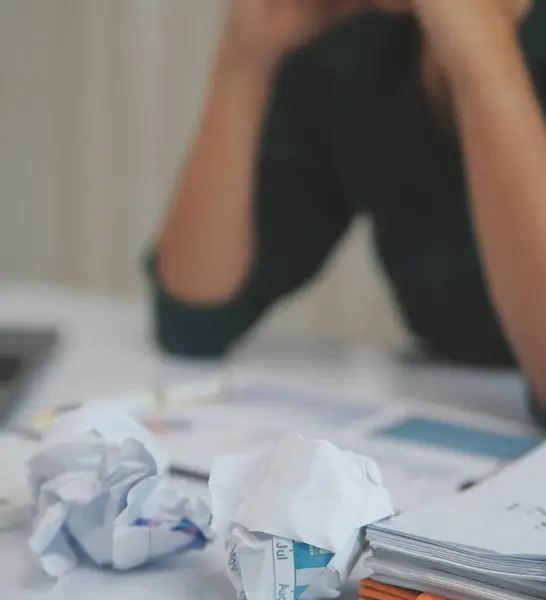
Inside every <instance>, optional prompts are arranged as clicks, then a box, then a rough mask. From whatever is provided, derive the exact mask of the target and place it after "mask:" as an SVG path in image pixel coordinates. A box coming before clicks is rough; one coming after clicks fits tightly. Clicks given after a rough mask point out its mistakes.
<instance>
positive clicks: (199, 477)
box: [169, 465, 210, 483]
mask: <svg viewBox="0 0 546 600" xmlns="http://www.w3.org/2000/svg"><path fill="white" fill-rule="evenodd" d="M169 474H170V475H171V477H175V478H177V479H190V480H192V481H199V482H201V483H208V482H209V478H210V473H207V472H206V471H198V470H197V469H187V468H185V467H177V466H175V465H171V466H170V467H169Z"/></svg>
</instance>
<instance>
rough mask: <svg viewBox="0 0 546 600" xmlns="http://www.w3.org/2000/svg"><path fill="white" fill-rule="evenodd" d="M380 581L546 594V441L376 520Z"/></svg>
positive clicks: (371, 532) (472, 594)
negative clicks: (491, 472) (444, 495)
mask: <svg viewBox="0 0 546 600" xmlns="http://www.w3.org/2000/svg"><path fill="white" fill-rule="evenodd" d="M367 537H368V540H369V542H370V545H371V548H372V552H373V557H372V559H371V561H370V566H371V568H372V569H373V572H374V574H373V579H374V580H375V581H377V582H380V583H384V584H388V585H393V586H400V587H405V588H408V589H412V590H417V591H421V592H428V593H431V594H436V595H439V596H443V597H446V598H449V600H474V599H475V600H536V599H537V598H540V599H545V598H546V445H544V446H541V447H540V448H539V449H537V450H535V451H534V452H533V453H532V454H529V455H528V456H526V457H525V458H523V459H522V460H520V461H519V462H517V463H514V464H512V465H511V466H508V467H507V468H506V469H505V470H503V471H502V472H501V473H499V474H498V475H497V476H496V477H494V478H492V479H490V480H488V481H487V482H484V483H482V484H480V485H479V486H477V487H475V488H473V489H471V490H468V491H467V492H464V493H461V494H459V495H457V496H454V497H452V498H450V499H448V500H445V501H441V502H437V503H434V504H431V505H428V506H424V507H422V508H420V509H418V510H416V511H412V512H408V513H406V514H402V515H399V516H397V517H394V518H393V519H391V520H388V521H383V522H381V523H378V524H376V525H373V526H371V527H369V528H368V532H367Z"/></svg>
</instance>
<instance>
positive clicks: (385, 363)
mask: <svg viewBox="0 0 546 600" xmlns="http://www.w3.org/2000/svg"><path fill="white" fill-rule="evenodd" d="M148 320H149V319H148V314H147V309H146V307H145V306H144V305H143V304H141V303H138V302H133V301H127V300H123V299H119V300H116V299H107V298H103V297H97V296H91V295H88V294H83V293H76V292H73V291H69V290H63V289H59V288H53V287H48V286H43V285H29V284H25V285H22V284H18V285H15V284H1V283H0V325H2V324H9V325H14V324H23V325H29V324H40V325H44V324H46V325H50V324H53V325H56V326H57V327H58V328H59V330H60V333H61V344H60V347H59V348H58V351H57V352H56V355H55V357H54V359H53V360H52V361H51V362H50V363H49V364H48V365H46V366H45V368H44V369H43V372H42V373H40V376H39V377H38V378H37V379H36V381H35V382H34V383H33V385H32V386H31V388H30V389H29V390H28V394H27V399H26V402H25V404H24V406H22V407H21V410H20V411H18V414H16V415H15V417H14V418H15V420H17V419H19V418H23V417H24V415H25V414H26V413H27V412H28V411H31V410H37V409H40V408H52V407H54V406H60V405H63V404H67V403H70V402H73V401H75V400H79V399H84V398H88V397H90V396H94V395H98V394H109V395H110V394H112V393H115V392H126V391H131V390H139V389H152V388H155V387H159V386H165V385H171V384H175V383H180V382H186V381H188V380H189V379H196V378H199V377H202V376H203V375H208V374H211V373H214V372H215V371H217V370H218V369H219V365H215V364H213V363H200V362H191V361H175V360H169V359H166V358H165V357H163V356H161V355H160V354H159V353H158V352H157V351H156V350H154V349H153V345H152V344H151V343H150V339H151V336H150V335H149V329H150V328H149V324H148ZM233 364H236V365H237V364H245V365H246V367H247V368H249V369H256V370H260V369H261V370H263V369H266V370H268V369H269V370H270V369H273V368H275V369H286V370H291V371H292V372H300V373H305V374H308V375H311V376H313V377H314V378H315V379H318V378H320V377H327V378H329V380H330V381H332V380H335V381H337V382H339V385H340V386H343V385H351V386H355V385H356V386H363V387H364V389H366V390H367V392H368V393H369V394H370V395H374V394H375V395H390V396H397V397H408V398H417V399H424V400H429V401H431V402H439V403H446V404H451V405H456V406H464V407H467V408H476V409H478V410H480V411H481V412H488V413H492V414H497V415H499V416H503V417H505V418H509V419H511V420H514V421H521V420H526V419H527V416H526V411H525V406H524V400H523V385H522V381H521V379H520V378H519V376H517V375H516V374H514V373H511V372H490V371H472V372H468V371H465V370H458V369H452V368H447V367H446V368H443V367H434V368H430V367H423V366H418V365H415V364H410V363H409V362H408V361H405V360H402V359H401V358H400V356H395V355H392V354H389V353H386V352H383V353H381V352H377V351H375V350H374V351H372V350H370V349H368V348H361V347H350V348H349V347H343V346H338V347H337V348H336V347H333V346H332V347H329V348H325V346H323V345H320V346H315V347H314V348H311V349H310V348H309V347H307V348H306V349H305V350H304V349H302V348H299V349H298V348H297V347H296V346H295V345H294V344H290V345H289V346H288V347H283V346H280V345H278V344H276V345H273V346H270V347H267V346H266V345H265V344H263V343H262V344H260V343H258V342H256V344H255V345H254V346H252V347H251V348H249V349H247V350H246V351H242V352H241V353H239V355H238V356H236V357H235V359H234V360H233ZM26 538H27V533H26V532H25V531H23V530H15V531H9V532H3V533H0V556H2V561H1V562H0V599H1V600H4V599H15V598H27V597H36V598H52V599H53V598H55V599H59V600H64V599H66V600H73V598H76V597H77V598H78V599H79V600H85V598H87V597H89V598H96V597H98V596H99V594H100V597H101V600H109V599H110V598H112V599H114V598H115V599H116V600H122V599H123V598H128V599H131V600H137V599H139V598H140V597H141V596H142V598H143V599H144V598H146V600H153V599H154V598H176V599H177V600H194V599H198V598H207V599H208V600H216V599H219V600H220V599H231V598H233V597H234V594H233V591H232V589H231V586H230V584H229V582H228V580H227V578H226V577H225V575H224V573H223V561H222V550H221V548H212V549H210V550H209V551H207V552H205V553H202V554H197V555H194V556H185V557H176V558H173V559H172V560H170V561H168V562H166V563H163V564H162V565H161V566H160V567H153V568H149V569H145V570H143V571H139V572H137V573H131V574H127V575H119V574H113V573H109V572H105V571H98V570H96V569H85V568H81V569H78V570H76V571H74V572H73V573H71V574H70V575H69V576H68V577H66V578H64V579H63V580H62V581H60V582H57V583H56V584H55V585H54V584H53V582H52V581H50V580H48V579H47V577H45V576H44V575H43V574H42V573H41V572H40V570H39V569H38V567H37V566H36V565H35V564H34V563H33V562H32V560H31V559H30V557H29V554H28V550H27V547H26ZM346 597H347V598H353V599H354V598H355V597H356V590H355V589H352V590H351V589H350V590H348V592H347V594H346Z"/></svg>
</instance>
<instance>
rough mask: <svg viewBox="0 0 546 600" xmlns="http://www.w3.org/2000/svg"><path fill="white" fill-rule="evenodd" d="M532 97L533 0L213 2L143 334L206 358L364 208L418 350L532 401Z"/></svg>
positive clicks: (539, 369) (539, 286)
mask: <svg viewBox="0 0 546 600" xmlns="http://www.w3.org/2000/svg"><path fill="white" fill-rule="evenodd" d="M545 108H546V2H543V0H536V1H534V2H533V1H532V0H456V1H454V0H231V2H230V7H229V11H228V18H227V21H226V26H225V29H224V32H223V35H222V38H221V41H220V43H219V49H218V53H217V57H216V61H215V64H214V68H213V72H212V75H211V83H210V91H209V94H208V96H207V99H206V103H205V106H204V109H203V113H202V119H201V122H200V125H199V128H198V130H197V133H196V135H195V139H194V141H193V145H192V147H191V151H190V154H189V157H188V159H187V162H186V164H185V166H184V168H183V169H182V174H181V177H180V179H179V183H178V186H177V189H176V193H175V195H174V198H173V202H172V206H171V209H170V211H169V214H168V217H167V219H166V222H165V225H164V228H163V231H162V233H161V236H160V239H159V243H158V246H157V249H156V252H155V254H154V257H153V258H154V260H153V261H152V265H151V267H152V274H153V277H154V290H155V299H156V305H155V306H156V311H157V324H158V337H159V339H160V341H161V343H162V344H163V346H164V347H165V348H166V349H167V350H169V351H170V352H174V353H179V354H185V355H219V354H222V353H224V352H225V351H226V350H227V349H229V347H230V346H231V345H232V344H233V343H234V342H235V341H236V340H238V339H239V338H240V336H241V335H242V334H243V333H244V332H245V331H246V330H247V329H248V328H249V327H250V326H251V325H252V324H253V323H254V322H255V321H256V320H257V319H258V318H259V317H260V316H261V315H262V313H263V312H264V310H265V309H266V308H267V307H268V306H270V305H271V304H272V303H273V302H274V301H275V300H277V299H278V298H280V297H282V296H285V295H286V294H288V293H290V292H292V291H294V290H296V289H297V288H298V287H300V286H301V285H302V284H303V283H304V282H306V281H307V280H309V278H311V277H312V276H313V275H314V274H315V273H316V272H317V271H318V270H319V268H320V267H321V265H322V264H323V263H324V261H325V259H326V258H327V257H328V255H329V254H330V253H331V251H332V248H333V247H334V246H335V245H336V243H337V242H338V240H339V239H340V238H341V237H342V236H343V234H344V232H345V231H346V229H347V227H348V225H349V224H350V223H351V220H352V219H353V218H354V217H355V215H358V214H363V213H365V214H367V215H369V217H370V218H371V219H372V220H373V224H374V231H375V241H376V245H377V249H378V255H379V257H380V260H381V262H382V264H383V266H384V268H385V269H386V272H387V274H388V276H389V279H390V281H391V284H392V287H393V289H394V291H395V294H396V296H397V298H398V300H399V303H400V306H401V310H402V311H403V314H404V316H405V319H406V321H407V323H408V324H409V326H410V327H411V329H412V331H413V332H414V333H415V334H416V336H417V337H418V338H419V339H420V340H421V341H422V343H423V344H424V345H425V346H426V347H427V348H429V349H430V350H431V351H432V352H434V353H436V354H438V355H442V356H445V357H447V358H450V359H453V360H462V361H465V362H469V363H477V364H493V365H507V364H512V363H513V362H514V361H517V362H518V363H519V364H520V365H521V367H522V368H523V370H524V371H525V373H526V374H527V375H528V376H529V377H530V378H531V380H532V382H533V385H534V387H535V389H536V391H537V396H538V397H540V398H544V401H545V402H546V235H545V232H546V128H545V121H544V110H545ZM362 309H363V310H365V309H366V307H363V308H362Z"/></svg>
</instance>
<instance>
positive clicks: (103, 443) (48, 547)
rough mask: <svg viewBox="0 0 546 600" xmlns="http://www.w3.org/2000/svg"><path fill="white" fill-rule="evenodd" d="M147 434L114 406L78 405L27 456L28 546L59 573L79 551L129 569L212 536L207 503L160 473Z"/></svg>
mask: <svg viewBox="0 0 546 600" xmlns="http://www.w3.org/2000/svg"><path fill="white" fill-rule="evenodd" d="M167 464H168V463H167V458H166V455H165V454H164V452H163V450H162V449H161V448H160V447H159V445H158V444H157V442H156V441H155V439H154V438H153V436H152V435H151V434H150V433H149V432H148V431H147V430H145V429H144V428H143V427H141V426H140V425H139V424H138V423H137V422H136V421H134V420H133V419H132V418H131V417H129V416H128V415H126V414H124V413H123V412H119V411H116V410H104V409H102V410H94V409H82V410H78V411H74V412H70V413H67V414H65V415H63V416H60V417H59V418H58V419H56V420H55V421H54V423H53V425H52V426H51V428H50V429H49V430H48V432H47V433H46V434H45V438H44V441H43V443H42V445H41V447H40V450H39V452H38V453H37V455H36V456H35V457H34V458H33V459H32V460H31V461H30V463H29V465H28V468H29V483H30V488H31V494H32V497H33V500H34V504H35V513H36V514H35V518H34V526H33V533H32V535H31V537H30V548H31V550H32V551H33V552H34V554H35V555H36V556H37V557H38V559H39V561H40V563H41V565H42V566H43V568H44V570H45V571H46V572H47V573H48V574H49V575H52V576H54V577H59V576H61V575H63V574H65V573H66V572H67V571H69V570H70V569H71V568H73V567H74V566H75V565H76V564H77V563H78V561H79V559H80V557H81V556H82V555H83V556H84V557H86V558H87V559H89V560H91V561H92V562H93V563H95V564H96V565H98V566H101V567H111V568H113V569H117V570H129V569H133V568H135V567H139V566H142V565H144V564H146V563H148V562H150V561H154V560H157V559H159V558H161V557H164V556H167V555H170V554H173V553H183V552H190V551H195V550H200V549H202V548H203V547H204V546H205V545H206V544H207V543H208V542H209V541H211V540H212V539H213V536H212V532H211V531H210V528H209V523H210V510H209V508H208V506H207V505H206V504H205V503H204V502H203V501H202V500H201V499H199V498H196V497H195V496H194V495H192V494H190V493H189V492H188V491H187V490H185V489H184V488H183V487H181V486H180V485H178V484H175V483H174V482H173V481H171V480H169V479H168V478H167V474H166V473H167Z"/></svg>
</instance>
